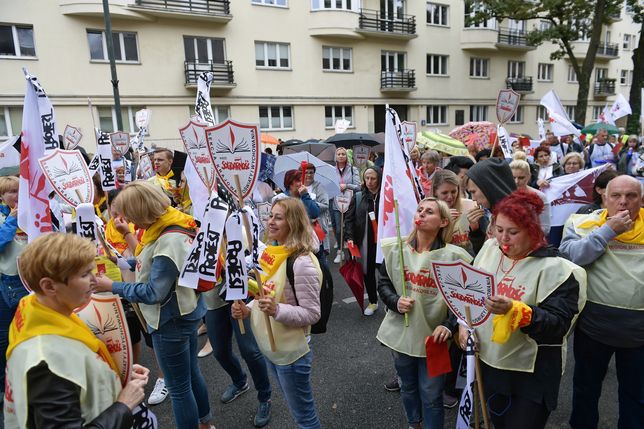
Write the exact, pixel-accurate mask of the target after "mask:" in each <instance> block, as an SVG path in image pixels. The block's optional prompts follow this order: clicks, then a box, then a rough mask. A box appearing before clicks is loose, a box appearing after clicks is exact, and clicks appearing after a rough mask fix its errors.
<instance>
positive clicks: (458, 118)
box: [454, 109, 465, 126]
mask: <svg viewBox="0 0 644 429" xmlns="http://www.w3.org/2000/svg"><path fill="white" fill-rule="evenodd" d="M463 124H465V110H460V109H459V110H456V111H455V112H454V125H456V126H458V125H463Z"/></svg>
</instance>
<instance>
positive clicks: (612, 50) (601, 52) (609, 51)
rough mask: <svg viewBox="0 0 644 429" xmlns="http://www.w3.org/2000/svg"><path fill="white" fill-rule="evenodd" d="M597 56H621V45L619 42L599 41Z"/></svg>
mask: <svg viewBox="0 0 644 429" xmlns="http://www.w3.org/2000/svg"><path fill="white" fill-rule="evenodd" d="M596 56H597V58H606V59H609V60H610V59H615V58H618V57H619V45H618V44H617V43H607V42H599V46H598V47H597V54H596Z"/></svg>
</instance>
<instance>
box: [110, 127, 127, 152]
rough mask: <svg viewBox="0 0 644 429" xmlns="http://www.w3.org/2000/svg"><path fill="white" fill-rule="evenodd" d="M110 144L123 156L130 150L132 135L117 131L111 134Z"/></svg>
mask: <svg viewBox="0 0 644 429" xmlns="http://www.w3.org/2000/svg"><path fill="white" fill-rule="evenodd" d="M110 142H111V143H112V147H113V148H114V149H115V150H116V151H117V152H118V153H120V154H121V155H125V153H126V152H127V151H128V149H129V148H130V134H129V133H126V132H125V131H117V132H115V133H111V134H110Z"/></svg>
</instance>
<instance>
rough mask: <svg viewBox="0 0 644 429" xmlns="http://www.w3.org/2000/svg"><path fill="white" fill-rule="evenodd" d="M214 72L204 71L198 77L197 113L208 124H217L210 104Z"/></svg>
mask: <svg viewBox="0 0 644 429" xmlns="http://www.w3.org/2000/svg"><path fill="white" fill-rule="evenodd" d="M212 79H213V74H212V72H203V73H201V74H200V75H199V78H198V79H197V100H196V101H195V114H196V115H197V116H199V118H200V119H201V120H202V121H203V122H205V123H206V124H208V125H211V126H212V125H215V115H213V113H212V106H211V105H210V84H211V83H212Z"/></svg>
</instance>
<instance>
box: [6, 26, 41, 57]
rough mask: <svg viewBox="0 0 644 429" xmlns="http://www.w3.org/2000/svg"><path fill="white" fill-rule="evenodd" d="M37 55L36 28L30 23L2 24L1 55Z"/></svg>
mask: <svg viewBox="0 0 644 429" xmlns="http://www.w3.org/2000/svg"><path fill="white" fill-rule="evenodd" d="M4 55H6V56H10V57H35V56H36V48H35V47H34V28H33V27H32V26H28V25H8V24H3V25H0V56H4Z"/></svg>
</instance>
